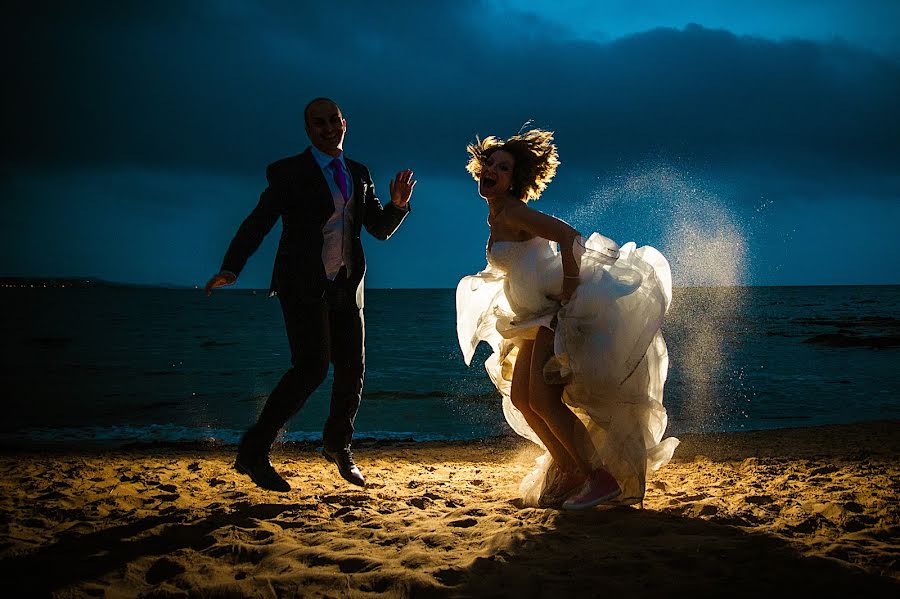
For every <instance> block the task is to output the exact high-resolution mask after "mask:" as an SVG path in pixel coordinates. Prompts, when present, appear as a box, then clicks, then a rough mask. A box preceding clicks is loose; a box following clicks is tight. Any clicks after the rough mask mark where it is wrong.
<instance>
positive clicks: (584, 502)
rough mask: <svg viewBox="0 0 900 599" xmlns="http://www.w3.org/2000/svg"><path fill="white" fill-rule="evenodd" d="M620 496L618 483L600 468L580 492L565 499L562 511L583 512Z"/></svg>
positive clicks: (620, 490)
mask: <svg viewBox="0 0 900 599" xmlns="http://www.w3.org/2000/svg"><path fill="white" fill-rule="evenodd" d="M621 494H622V489H620V488H619V483H617V482H616V479H614V478H613V477H612V475H611V474H610V473H609V472H607V471H606V470H604V469H602V468H598V469H596V470H594V471H593V472H592V473H591V475H590V476H589V477H588V479H587V482H585V483H584V486H583V487H581V490H579V491H578V492H576V493H575V494H574V495H572V496H571V497H569V498H568V499H566V500H565V501H564V502H563V504H562V508H563V509H564V510H584V509H587V508H591V507H594V506H595V505H600V504H601V503H606V502H608V501H611V500H613V499H615V498H616V497H618V496H619V495H621Z"/></svg>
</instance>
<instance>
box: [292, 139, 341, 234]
mask: <svg viewBox="0 0 900 599" xmlns="http://www.w3.org/2000/svg"><path fill="white" fill-rule="evenodd" d="M300 159H301V161H302V163H301V164H302V166H301V168H302V170H303V179H305V180H306V182H307V185H308V186H309V187H308V190H307V191H308V192H309V194H310V197H311V199H312V202H313V203H312V205H310V206H309V209H310V210H315V211H316V212H319V213H322V214H324V215H325V218H326V219H328V217H329V216H331V213H332V212H334V199H333V198H332V197H331V189H330V188H329V187H328V182H327V181H326V180H325V173H323V172H322V169H321V168H320V167H319V163H318V162H316V159H315V158H314V157H313V155H312V150H310V149H309V148H307V149H306V151H305V152H303V153H302V154H300Z"/></svg>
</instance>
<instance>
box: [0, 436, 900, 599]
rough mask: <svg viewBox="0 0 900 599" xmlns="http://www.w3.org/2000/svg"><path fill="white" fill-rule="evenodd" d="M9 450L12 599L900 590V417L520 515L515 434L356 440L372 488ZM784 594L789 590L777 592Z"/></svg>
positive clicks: (280, 453)
mask: <svg viewBox="0 0 900 599" xmlns="http://www.w3.org/2000/svg"><path fill="white" fill-rule="evenodd" d="M233 452H234V448H233V447H227V446H216V445H201V444H192V445H166V446H140V447H128V448H124V449H115V450H112V449H105V450H100V449H91V450H82V451H73V450H67V451H65V452H61V451H52V450H44V451H33V450H32V451H23V450H16V449H15V448H6V449H4V450H3V451H2V453H0V484H2V493H0V518H2V520H0V526H2V535H0V573H2V579H3V581H4V583H3V588H4V589H5V592H4V595H5V596H8V597H21V596H49V595H53V596H59V597H102V596H107V597H129V596H144V597H286V596H303V597H367V596H379V595H385V596H458V597H467V596H479V597H480V596H513V597H557V596H573V597H574V596H610V597H633V596H650V595H660V594H664V595H666V596H679V595H682V594H690V595H691V596H712V595H738V596H759V595H760V593H767V594H770V593H776V592H778V593H784V592H787V591H792V592H793V591H802V592H804V593H809V594H812V593H818V592H824V591H829V592H831V593H853V594H854V596H860V595H861V594H862V593H868V594H869V596H896V593H897V592H898V591H900V565H898V556H900V505H898V501H897V498H898V495H900V493H898V491H900V466H898V456H900V422H878V423H866V424H858V425H841V426H830V427H818V428H805V429H790V430H778V431H766V432H747V433H730V434H691V435H683V436H682V444H681V446H680V447H679V448H678V450H677V451H676V454H675V459H674V460H673V461H672V462H671V463H670V464H668V465H667V466H665V467H664V468H663V469H662V470H661V471H660V472H659V473H657V474H656V475H655V476H654V477H653V479H652V482H651V485H650V488H649V490H648V493H647V497H646V500H645V502H644V505H643V508H642V509H641V508H640V507H639V506H637V507H630V508H615V509H607V510H599V509H598V510H591V511H586V512H561V511H557V510H552V509H531V508H522V507H521V506H520V503H519V502H518V501H517V486H518V483H519V480H520V479H521V478H522V476H523V475H524V474H525V473H526V472H527V471H528V470H529V469H530V468H531V465H532V463H533V460H534V458H535V457H536V456H537V455H538V451H537V448H536V447H534V446H533V445H531V444H530V443H528V442H526V441H522V440H520V439H517V438H500V439H492V440H489V441H486V442H460V443H413V442H361V443H359V444H358V447H357V448H356V457H357V462H358V463H359V464H360V467H361V469H362V470H363V472H364V473H365V474H366V475H367V477H368V481H369V485H368V487H367V488H365V489H362V488H354V487H351V486H350V485H348V484H346V483H344V481H343V480H342V479H340V478H339V477H338V475H337V473H336V472H335V470H334V468H333V466H331V465H330V464H328V463H327V462H326V461H325V460H324V459H323V458H322V457H321V456H320V455H319V454H318V453H317V452H316V448H315V447H314V446H312V445H293V444H287V445H280V446H279V447H278V448H277V450H276V451H275V452H274V453H273V456H272V457H273V463H274V464H275V466H276V467H277V468H278V469H279V470H280V471H281V472H283V473H285V474H286V475H287V479H288V481H289V482H290V483H291V485H292V486H293V487H294V490H293V491H292V492H290V493H286V494H277V493H272V492H267V491H263V490H261V489H258V488H256V487H255V486H254V485H252V484H251V483H250V482H249V481H248V480H247V479H246V478H245V477H243V476H241V475H238V474H237V473H236V472H234V470H232V468H231V464H232V461H233ZM777 596H781V595H780V594H779V595H777Z"/></svg>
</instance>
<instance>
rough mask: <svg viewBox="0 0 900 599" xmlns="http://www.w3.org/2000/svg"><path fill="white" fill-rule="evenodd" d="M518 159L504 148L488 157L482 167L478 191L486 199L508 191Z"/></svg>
mask: <svg viewBox="0 0 900 599" xmlns="http://www.w3.org/2000/svg"><path fill="white" fill-rule="evenodd" d="M515 164H516V159H515V158H513V155H512V154H510V153H509V152H506V151H504V150H497V151H496V152H494V153H493V154H491V155H490V156H488V157H487V160H485V161H484V166H483V167H481V179H480V180H479V181H478V193H479V194H480V195H481V197H483V198H484V199H486V200H487V199H490V198H495V197H497V196H499V195H501V194H503V193H506V192H507V191H508V190H509V188H510V186H511V185H512V175H513V167H514V166H515Z"/></svg>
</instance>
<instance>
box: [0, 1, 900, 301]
mask: <svg viewBox="0 0 900 599" xmlns="http://www.w3.org/2000/svg"><path fill="white" fill-rule="evenodd" d="M10 15H11V17H10V18H8V19H5V20H4V23H3V24H2V25H0V27H2V29H3V31H2V33H3V35H2V39H3V42H2V43H3V44H4V45H5V46H6V47H5V48H4V52H3V59H2V60H3V61H4V65H3V66H4V72H5V73H7V74H8V76H7V81H8V85H7V88H8V90H12V91H11V92H10V91H8V92H7V93H6V94H5V95H4V98H3V100H2V102H3V103H4V110H3V120H4V122H3V126H4V131H5V132H7V133H6V134H5V137H6V139H5V142H4V145H3V167H2V171H0V192H2V195H0V198H2V201H3V212H4V218H3V219H2V221H0V276H23V275H24V276H95V277H101V278H106V279H111V280H117V281H127V282H137V283H150V284H158V283H170V284H178V285H193V284H201V285H202V283H203V282H204V281H205V280H206V279H207V278H208V277H209V276H210V275H211V274H212V273H213V272H214V271H215V270H216V269H217V268H218V266H219V263H220V261H221V257H222V254H223V253H224V251H225V248H226V246H227V244H228V241H229V240H230V238H231V236H232V235H233V233H234V231H235V230H236V228H237V226H238V225H239V224H240V222H241V220H242V218H243V217H244V216H245V215H246V214H247V213H248V212H249V210H250V209H251V208H252V207H253V205H254V204H255V202H256V200H257V198H258V196H259V193H260V191H261V190H262V188H263V186H264V184H265V179H264V172H265V165H266V164H267V163H269V162H272V161H274V160H276V159H278V158H280V157H282V156H287V155H291V154H295V153H298V152H300V151H302V150H303V149H304V148H305V147H306V145H307V143H308V142H307V139H306V137H305V134H304V132H303V122H302V107H303V105H304V104H305V103H306V102H307V101H308V100H309V99H310V98H312V97H316V96H320V95H327V96H331V97H333V98H335V99H336V100H337V101H338V102H339V104H340V105H341V106H342V108H343V110H344V113H345V116H346V118H347V121H348V133H347V139H346V143H345V150H346V152H347V155H348V156H351V157H353V158H355V159H357V160H359V161H361V162H364V163H366V164H367V165H369V167H370V170H371V171H372V173H373V176H374V178H375V183H376V189H377V190H378V191H379V192H380V193H381V195H382V198H383V199H386V193H387V182H388V180H389V178H390V176H391V175H392V174H393V172H395V171H396V170H399V169H401V168H407V167H408V168H412V169H414V170H415V171H416V175H417V178H418V179H419V184H418V185H417V187H416V191H415V195H414V197H413V204H414V208H413V214H412V215H411V216H410V218H409V219H408V220H407V222H406V223H405V224H404V225H403V227H402V228H401V229H400V231H398V233H397V234H396V235H395V236H394V237H393V238H392V239H390V240H389V241H387V242H378V241H376V240H374V239H372V238H368V239H366V240H365V247H366V252H367V258H368V261H369V274H368V275H367V282H368V285H369V287H452V286H454V285H455V284H456V282H457V281H458V280H459V278H460V277H461V276H463V275H465V274H467V273H471V272H474V271H477V270H479V269H480V268H482V267H483V266H484V243H485V240H486V237H487V225H486V223H485V218H486V210H485V206H484V202H483V200H481V199H480V198H479V197H478V196H477V194H476V190H475V184H474V182H473V181H472V180H471V179H470V178H469V176H468V174H467V173H466V172H465V170H464V165H465V162H466V158H467V157H466V153H465V146H466V144H467V143H468V142H470V141H471V140H472V139H474V137H475V135H481V136H484V135H489V134H497V135H500V136H508V135H510V134H513V133H515V132H516V131H517V130H518V129H519V128H520V126H521V125H522V124H523V123H524V122H526V121H528V120H530V119H533V121H534V125H536V126H540V127H543V128H549V129H552V130H554V131H556V138H557V142H558V144H559V152H560V157H561V160H562V166H561V167H560V169H559V174H558V176H557V178H556V180H554V182H553V183H551V185H550V187H549V188H548V190H547V192H545V195H544V197H543V198H542V199H541V200H540V202H539V203H538V204H537V205H536V207H537V208H540V209H543V210H545V211H547V212H550V213H552V214H555V215H557V216H559V217H561V218H564V219H566V220H568V221H569V222H572V223H573V224H574V225H575V226H577V227H578V228H579V230H581V231H582V232H585V233H589V232H590V231H594V230H596V231H600V232H602V233H604V234H606V235H608V236H610V237H613V238H614V239H616V240H618V241H619V242H625V241H629V240H634V241H636V242H637V243H638V244H639V245H643V244H650V245H654V246H656V247H658V248H659V249H660V250H662V251H663V253H664V254H666V255H667V256H668V257H669V258H670V260H671V262H672V266H673V272H674V280H675V284H676V285H679V284H681V285H697V284H774V285H783V284H857V283H877V284H883V283H890V284H896V283H900V266H898V263H897V260H896V256H897V255H898V249H900V241H898V238H900V236H898V235H897V232H898V230H897V229H898V227H897V225H896V223H897V222H900V111H898V110H897V106H900V25H898V23H900V3H897V2H864V1H862V2H861V1H857V2H851V1H846V2H836V1H834V2H811V1H809V2H807V1H798V2H774V1H773V2H759V1H758V2H753V3H750V2H744V3H741V2H729V3H723V2H679V3H672V2H580V1H578V2H553V3H546V2H511V1H507V0H493V1H484V2H482V1H474V0H463V1H457V2H445V3H406V2H403V3H401V2H383V3H370V2H362V1H353V0H351V1H347V2H341V3H339V4H335V5H334V6H331V5H325V6H323V3H304V2H277V1H271V2H239V1H229V2H214V1H208V2H200V1H195V2H184V3H164V4H162V5H160V6H155V5H149V4H146V3H122V4H117V5H108V4H107V3H99V2H82V3H77V4H74V3H58V4H54V3H43V4H41V5H40V6H39V7H37V8H36V7H35V6H34V5H33V3H25V2H22V3H18V4H17V5H16V6H15V7H14V8H13V9H12V10H11V11H10ZM277 235H278V231H277V230H275V231H273V232H272V233H271V234H270V236H269V238H267V240H266V242H265V243H264V245H263V247H262V248H261V249H260V251H259V252H258V253H257V254H256V255H255V256H254V257H253V258H251V260H250V262H249V263H248V265H247V268H246V269H245V271H244V273H243V274H242V276H241V279H240V281H239V284H240V285H241V286H243V287H265V286H266V285H267V284H268V279H269V274H270V272H271V265H272V260H273V255H274V249H275V245H276V243H277Z"/></svg>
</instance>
